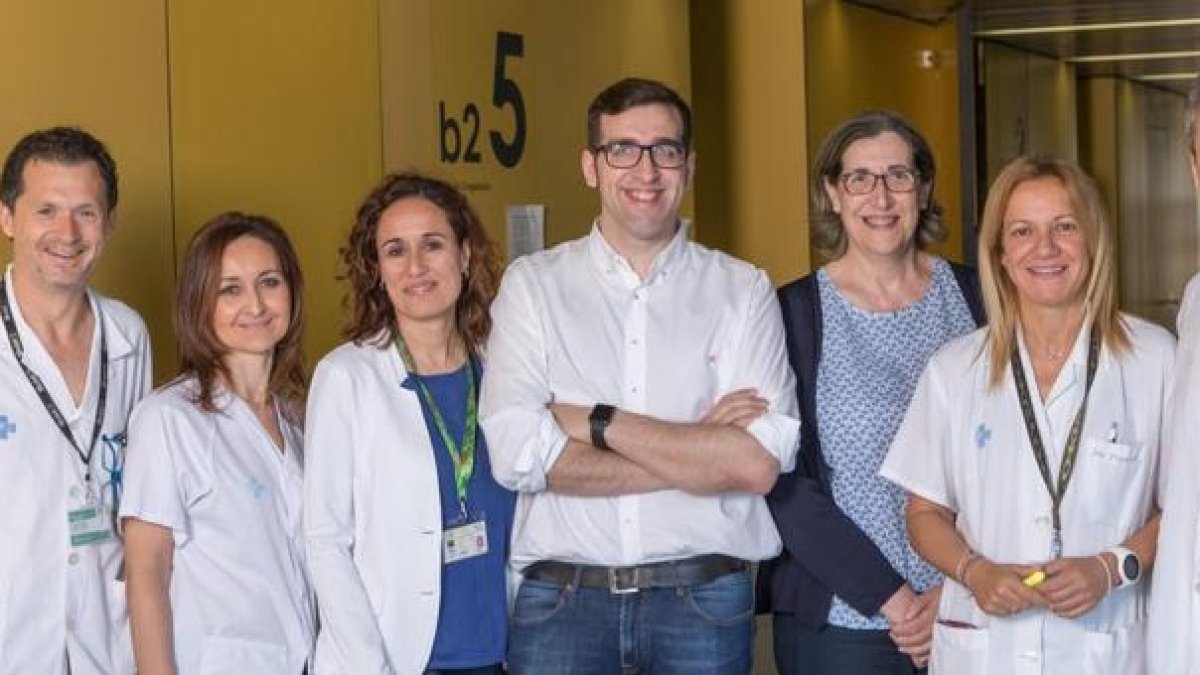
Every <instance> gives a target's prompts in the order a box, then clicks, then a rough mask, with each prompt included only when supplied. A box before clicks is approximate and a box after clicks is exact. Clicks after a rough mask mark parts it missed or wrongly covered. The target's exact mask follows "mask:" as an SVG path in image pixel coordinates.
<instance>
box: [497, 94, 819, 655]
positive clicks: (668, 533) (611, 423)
mask: <svg viewBox="0 0 1200 675" xmlns="http://www.w3.org/2000/svg"><path fill="white" fill-rule="evenodd" d="M690 140H691V128H690V111H689V109H688V106H687V105H686V104H685V103H684V102H683V100H682V99H680V98H679V96H678V95H677V94H676V93H675V92H674V91H672V90H671V89H669V88H668V87H666V86H665V85H663V84H661V83H658V82H652V81H648V80H641V79H626V80H622V81H620V82H618V83H616V84H614V85H612V86H611V87H609V88H608V89H606V90H605V91H603V92H601V93H600V94H599V95H598V96H597V97H596V99H595V100H594V101H593V102H592V105H591V107H590V108H589V110H588V147H587V149H585V150H584V151H583V153H582V157H581V165H582V170H583V177H584V180H585V182H586V183H587V185H588V186H589V187H592V188H594V189H596V190H597V192H598V193H599V196H600V204H601V209H600V216H599V218H597V220H596V222H595V224H594V225H593V227H592V231H591V234H589V235H588V236H586V237H584V238H582V239H578V240H575V241H570V242H567V243H565V244H562V245H560V246H557V247H555V248H553V249H551V250H549V251H545V252H541V253H537V254H534V255H530V256H526V257H524V258H521V259H519V260H517V261H516V262H514V263H513V265H512V266H511V267H510V268H509V270H508V272H507V274H506V275H505V277H504V281H503V284H502V286H501V289H500V293H499V296H498V297H497V299H496V302H495V304H494V305H493V307H492V314H493V318H494V324H495V325H494V328H493V330H492V334H491V341H490V343H489V347H488V368H487V371H486V375H485V379H484V384H483V391H482V399H481V404H480V405H481V421H482V424H483V427H484V431H485V433H486V434H487V436H488V445H489V447H490V448H491V452H492V466H493V471H494V472H495V474H496V478H497V480H499V481H500V483H502V484H503V485H505V486H506V487H509V488H511V489H514V490H517V491H519V492H520V493H521V495H520V502H519V504H518V507H517V518H516V523H515V524H514V534H513V542H512V563H513V566H514V568H515V569H517V570H518V571H520V572H521V573H522V575H523V577H524V580H523V582H522V584H521V587H520V589H519V591H518V593H517V597H516V603H515V608H514V615H513V629H512V632H511V635H510V646H509V655H508V664H509V669H510V672H511V673H513V674H514V675H525V674H528V673H546V674H548V675H549V674H558V673H563V672H571V673H577V674H578V673H596V674H597V675H600V674H604V675H607V674H609V673H614V672H622V669H623V668H636V669H637V672H647V673H655V674H656V675H663V674H667V675H669V674H671V673H681V674H682V673H686V674H687V675H702V674H704V673H712V674H714V675H716V674H720V675H730V674H736V673H747V672H749V669H750V651H751V638H752V619H753V617H752V615H753V597H752V595H753V594H752V588H751V581H750V576H749V563H748V561H754V560H762V559H764V558H769V557H771V556H774V555H776V554H777V553H778V552H779V550H780V539H779V535H778V533H777V532H776V530H775V526H774V524H773V522H772V521H771V517H770V515H769V513H768V511H767V507H766V504H765V502H764V500H763V498H762V495H763V494H764V493H765V492H767V491H768V490H769V489H770V488H771V486H772V485H773V484H774V482H775V478H776V477H777V475H778V474H779V473H780V472H781V471H785V472H786V471H790V470H791V469H792V465H793V462H794V460H795V453H796V446H797V436H798V430H799V422H798V421H797V420H796V416H797V413H796V402H795V400H794V395H795V385H794V380H793V376H792V373H791V371H790V368H789V365H788V361H787V356H786V353H785V350H784V334H783V326H782V324H781V320H780V317H779V310H778V306H777V302H776V299H775V294H774V290H773V289H772V287H771V283H770V281H769V280H768V278H767V276H766V274H764V273H763V272H762V271H761V270H759V269H756V268H754V267H752V266H751V265H748V264H746V263H744V262H741V261H739V260H736V259H734V258H732V257H730V256H728V255H725V254H723V253H720V252H717V251H712V250H709V249H706V248H704V247H702V246H699V245H697V244H695V243H692V242H691V241H689V240H688V238H687V232H686V224H685V223H683V222H681V221H680V219H679V206H680V203H681V201H682V199H683V194H684V191H685V190H686V189H687V187H688V184H689V181H690V178H691V175H692V171H693V170H694V167H695V156H694V155H693V154H692V153H691V151H690V145H689V144H690Z"/></svg>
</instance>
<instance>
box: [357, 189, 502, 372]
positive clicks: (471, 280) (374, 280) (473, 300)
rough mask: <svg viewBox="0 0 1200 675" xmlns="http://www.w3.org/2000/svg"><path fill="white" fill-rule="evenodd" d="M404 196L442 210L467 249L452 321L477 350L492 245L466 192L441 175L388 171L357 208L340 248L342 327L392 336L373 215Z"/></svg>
mask: <svg viewBox="0 0 1200 675" xmlns="http://www.w3.org/2000/svg"><path fill="white" fill-rule="evenodd" d="M410 197H420V198H421V199H424V200H425V201H427V202H429V203H431V204H433V205H435V206H437V207H438V208H439V209H441V210H442V212H443V213H445V214H446V219H447V220H448V221H449V222H450V228H451V229H452V230H454V235H455V238H456V239H457V241H458V245H459V246H466V247H467V248H468V249H469V250H470V252H471V264H470V265H469V267H468V269H467V278H466V280H465V282H464V283H463V291H462V293H461V294H460V295H459V296H458V301H457V303H456V305H455V326H456V328H457V330H458V334H459V336H460V337H461V338H462V340H463V343H464V344H466V346H467V349H468V350H469V351H470V353H471V354H472V355H478V354H479V353H480V351H482V349H483V347H484V344H485V343H486V342H487V336H488V333H489V332H490V331H491V329H492V318H491V315H490V314H489V313H488V308H489V307H491V304H492V299H493V298H495V297H496V288H497V287H498V286H499V283H500V263H499V259H498V257H497V254H496V246H495V245H494V244H493V243H492V241H491V239H489V238H488V236H487V233H486V232H484V229H483V224H482V223H481V222H480V220H479V216H478V215H477V214H476V213H475V209H473V208H471V204H470V202H468V201H467V198H466V197H465V196H464V195H463V194H462V193H461V192H459V191H458V190H457V189H455V187H454V186H452V185H450V184H449V183H447V182H445V181H441V180H438V179H436V178H431V177H429V176H425V175H422V174H419V173H412V172H407V173H397V174H391V175H389V176H387V177H385V178H384V179H383V182H382V183H380V184H379V185H378V186H377V187H376V188H375V189H374V190H372V191H371V193H370V194H369V195H367V198H366V199H365V200H363V203H362V205H361V206H360V207H359V208H358V216H357V218H356V219H355V221H354V226H353V227H352V228H351V229H350V240H349V242H347V244H346V245H345V246H343V247H342V249H341V256H342V264H344V265H345V267H346V276H347V277H348V278H349V279H350V295H349V296H348V297H347V299H346V302H347V304H349V305H351V306H352V312H351V318H350V321H349V323H347V325H346V327H345V329H344V330H343V333H344V334H345V336H346V338H347V339H350V340H352V341H354V342H355V343H359V344H361V343H363V342H370V343H372V344H374V345H375V346H377V347H381V348H382V347H386V346H387V345H388V344H389V343H391V341H392V340H393V339H395V336H396V330H397V326H396V310H395V308H394V307H392V302H391V300H390V299H389V298H388V295H387V289H385V288H384V287H383V284H382V283H381V282H380V277H379V251H378V242H377V241H376V235H377V233H378V231H379V219H380V217H381V216H382V215H383V212H384V211H386V210H387V208H388V207H389V206H391V205H392V204H394V203H396V202H398V201H400V200H401V199H407V198H410Z"/></svg>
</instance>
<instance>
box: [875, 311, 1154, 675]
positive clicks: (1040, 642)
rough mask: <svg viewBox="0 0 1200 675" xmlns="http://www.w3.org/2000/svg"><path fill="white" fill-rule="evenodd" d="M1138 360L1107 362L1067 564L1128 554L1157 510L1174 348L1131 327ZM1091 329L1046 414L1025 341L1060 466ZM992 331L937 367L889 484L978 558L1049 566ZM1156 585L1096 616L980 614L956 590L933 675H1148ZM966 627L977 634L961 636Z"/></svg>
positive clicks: (1044, 528)
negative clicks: (950, 527)
mask: <svg viewBox="0 0 1200 675" xmlns="http://www.w3.org/2000/svg"><path fill="white" fill-rule="evenodd" d="M1126 325H1127V327H1128V328H1129V334H1130V338H1131V341H1132V344H1133V347H1132V351H1130V352H1127V353H1124V354H1121V355H1114V354H1113V353H1112V352H1111V351H1110V350H1109V349H1108V348H1107V347H1104V348H1103V349H1102V351H1101V355H1100V361H1099V367H1098V369H1097V372H1096V380H1095V384H1094V385H1093V388H1092V393H1091V398H1090V400H1089V402H1088V410H1087V417H1086V421H1085V422H1084V429H1083V433H1082V439H1081V442H1080V446H1079V454H1078V456H1077V458H1076V464H1075V470H1074V474H1073V476H1072V478H1071V482H1070V485H1069V487H1068V489H1067V492H1066V496H1065V498H1064V501H1063V504H1062V511H1061V513H1062V521H1063V552H1064V555H1066V556H1091V555H1095V554H1096V553H1099V552H1101V551H1104V550H1106V549H1108V548H1110V547H1112V546H1116V545H1118V544H1120V543H1121V542H1122V541H1123V540H1125V539H1126V538H1127V537H1129V536H1130V535H1131V534H1133V533H1134V532H1135V531H1137V530H1138V529H1139V528H1141V527H1142V525H1144V524H1145V522H1146V520H1147V519H1148V518H1149V517H1150V515H1151V513H1152V509H1153V507H1154V505H1155V491H1156V490H1155V488H1156V485H1155V480H1156V475H1157V473H1156V469H1157V465H1158V449H1159V439H1160V430H1161V420H1162V416H1163V409H1164V402H1165V399H1166V395H1167V386H1168V384H1167V380H1168V374H1169V373H1170V370H1171V366H1172V362H1173V354H1174V340H1173V339H1172V337H1171V336H1170V334H1169V333H1167V332H1166V331H1165V330H1163V329H1162V328H1159V327H1157V326H1153V325H1151V324H1149V323H1147V322H1145V321H1142V320H1140V319H1136V318H1133V317H1126ZM1087 340H1088V329H1087V328H1086V327H1085V329H1084V330H1083V331H1081V332H1080V336H1079V339H1078V340H1077V341H1076V343H1075V346H1074V349H1073V350H1072V352H1071V355H1070V356H1069V357H1068V361H1067V363H1065V364H1064V366H1063V369H1062V372H1061V373H1060V374H1059V378H1058V382H1056V383H1055V385H1054V387H1053V389H1052V390H1051V392H1050V395H1049V396H1048V397H1047V398H1046V401H1045V403H1044V404H1043V402H1042V399H1041V397H1040V396H1039V395H1038V392H1037V389H1036V386H1037V385H1036V379H1035V378H1034V376H1033V371H1032V368H1031V367H1030V366H1029V358H1028V355H1027V353H1026V352H1025V346H1024V343H1023V341H1022V342H1021V343H1020V348H1021V350H1022V355H1023V358H1024V361H1025V364H1026V373H1027V376H1026V378H1027V381H1028V382H1029V383H1030V386H1031V387H1033V391H1031V394H1032V396H1031V398H1032V400H1033V405H1034V411H1035V414H1036V416H1037V418H1038V423H1039V427H1040V428H1041V430H1042V435H1043V438H1044V439H1046V442H1047V452H1048V454H1049V455H1050V466H1051V467H1052V473H1053V475H1054V476H1057V475H1058V468H1059V466H1060V461H1061V454H1062V450H1063V448H1064V447H1065V445H1066V438H1067V435H1068V432H1069V430H1070V426H1071V423H1072V422H1073V420H1074V417H1075V413H1076V411H1077V410H1078V409H1079V403H1080V401H1081V399H1082V395H1083V389H1084V386H1083V385H1084V382H1085V377H1086V372H1087ZM988 371H989V367H988V354H987V351H986V350H985V349H984V331H983V330H979V331H976V332H975V333H972V334H970V335H967V336H964V337H963V338H959V339H957V340H954V341H952V342H950V343H948V344H947V345H946V346H945V347H943V348H942V349H941V350H940V351H939V352H938V353H937V354H936V355H935V356H934V358H933V359H932V360H931V361H930V363H929V365H928V366H927V368H926V370H925V372H924V373H923V374H922V376H921V380H920V383H919V384H918V385H917V391H916V394H915V395H914V397H913V401H912V404H911V406H910V408H909V410H908V414H907V415H906V417H905V420H904V423H903V424H902V425H901V428H900V431H899V432H898V433H897V435H896V438H895V439H894V441H893V443H892V447H891V450H890V452H889V453H888V457H887V459H886V460H885V462H884V464H883V467H882V469H881V471H880V473H881V475H883V476H884V477H886V478H888V479H890V480H892V481H894V482H896V483H898V484H900V485H901V486H903V487H904V488H905V489H907V490H908V491H909V492H911V493H914V494H917V495H919V496H921V497H923V498H925V499H927V500H930V501H932V502H935V503H937V504H940V505H942V506H945V507H947V508H949V509H950V510H952V511H954V512H956V514H957V520H956V525H957V528H958V531H959V532H960V533H961V534H962V536H963V538H964V539H965V540H966V542H967V544H968V545H969V546H970V547H971V548H972V549H974V550H975V551H978V552H979V553H980V554H981V555H983V556H985V557H986V558H988V559H990V560H992V561H996V562H1004V563H1030V564H1039V563H1044V562H1046V561H1047V560H1048V558H1049V557H1050V555H1049V553H1050V538H1051V529H1052V528H1051V519H1050V514H1051V506H1050V497H1049V494H1048V493H1047V491H1046V487H1045V485H1044V484H1043V482H1042V478H1041V475H1040V473H1039V471H1038V468H1037V463H1036V462H1035V461H1034V458H1033V451H1032V449H1031V447H1030V443H1029V438H1028V434H1027V432H1026V430H1025V424H1024V422H1023V418H1022V415H1021V410H1020V404H1019V403H1018V398H1017V394H1016V387H1015V385H1014V384H1013V379H1012V375H1011V373H1006V375H1005V377H1004V379H1003V380H1002V381H1001V384H1000V385H999V386H998V388H996V389H990V388H989V385H988V375H989V373H988ZM1146 590H1147V584H1145V583H1138V584H1136V585H1134V586H1131V587H1124V588H1117V589H1115V590H1113V592H1112V593H1111V594H1110V595H1109V596H1108V597H1107V598H1105V599H1104V600H1102V601H1101V602H1100V603H1099V604H1097V606H1096V607H1095V608H1093V609H1092V610H1091V611H1090V612H1088V613H1087V614H1086V615H1084V616H1082V617H1079V618H1077V619H1063V618H1059V617H1057V616H1055V615H1054V614H1052V613H1050V612H1049V611H1047V610H1042V609H1030V610H1027V611H1025V612H1022V613H1020V614H1018V615H1015V616H1012V617H992V616H988V615H986V614H984V613H983V611H982V610H980V609H979V607H978V605H976V603H975V601H974V598H973V597H972V596H971V595H970V593H969V591H967V589H966V588H965V587H963V586H961V585H959V584H958V583H956V582H955V581H954V580H952V579H947V580H946V582H945V587H944V590H943V592H942V599H941V606H940V607H939V610H938V621H939V623H938V624H937V625H936V626H935V627H934V638H933V655H932V660H931V664H930V665H931V673H933V674H934V675H984V674H986V675H1022V674H1030V675H1035V674H1036V675H1066V674H1068V673H1069V674H1071V675H1138V674H1139V673H1144V672H1145V635H1144V630H1145V621H1144V619H1145V599H1146V595H1147V593H1146ZM944 622H957V623H962V624H968V625H970V626H975V627H976V628H966V627H952V626H949V625H947V624H946V623H944Z"/></svg>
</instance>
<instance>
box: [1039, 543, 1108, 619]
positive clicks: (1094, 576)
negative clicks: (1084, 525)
mask: <svg viewBox="0 0 1200 675" xmlns="http://www.w3.org/2000/svg"><path fill="white" fill-rule="evenodd" d="M1046 574H1047V579H1046V582H1045V583H1044V584H1043V587H1042V589H1041V590H1042V594H1043V595H1045V596H1046V599H1047V600H1048V601H1049V606H1050V610H1051V611H1052V612H1054V613H1055V614H1057V615H1059V616H1063V617H1068V618H1074V617H1076V616H1079V615H1081V614H1084V613H1086V612H1088V611H1090V610H1091V609H1092V608H1093V607H1095V606H1096V603H1098V602H1099V601H1100V600H1101V599H1102V598H1103V597H1104V596H1105V594H1106V593H1108V579H1107V578H1105V576H1106V574H1107V571H1106V570H1104V569H1103V567H1102V566H1101V565H1100V563H1099V562H1098V561H1097V560H1096V559H1095V558H1060V559H1058V560H1054V561H1052V562H1051V563H1049V564H1048V565H1046Z"/></svg>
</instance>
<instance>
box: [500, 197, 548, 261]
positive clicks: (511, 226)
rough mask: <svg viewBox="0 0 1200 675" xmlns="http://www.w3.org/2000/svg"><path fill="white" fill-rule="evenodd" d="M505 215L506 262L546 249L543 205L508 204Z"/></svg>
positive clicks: (544, 206) (544, 210)
mask: <svg viewBox="0 0 1200 675" xmlns="http://www.w3.org/2000/svg"><path fill="white" fill-rule="evenodd" d="M505 214H506V218H505V220H506V221H507V223H508V262H512V261H514V260H516V259H517V258H519V257H521V256H523V255H525V254H526V253H533V252H535V251H540V250H542V249H543V248H545V247H546V205H545V204H510V205H509V206H508V208H507V209H506V211H505Z"/></svg>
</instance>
